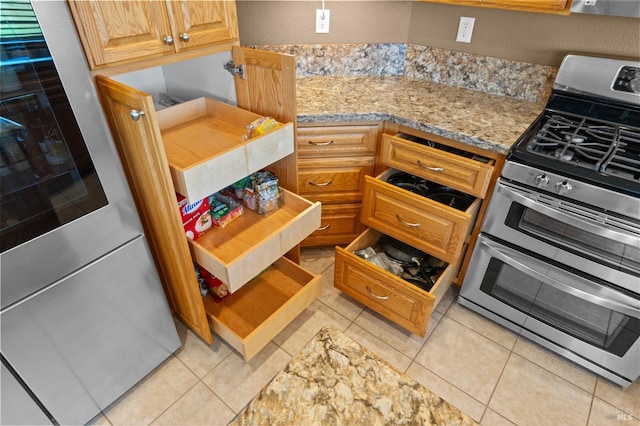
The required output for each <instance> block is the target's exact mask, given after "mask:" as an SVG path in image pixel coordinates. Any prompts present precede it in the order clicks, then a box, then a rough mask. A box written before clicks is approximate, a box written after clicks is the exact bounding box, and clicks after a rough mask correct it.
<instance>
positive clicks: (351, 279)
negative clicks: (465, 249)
mask: <svg viewBox="0 0 640 426" xmlns="http://www.w3.org/2000/svg"><path fill="white" fill-rule="evenodd" d="M382 236H383V234H381V233H380V232H378V231H376V230H374V229H367V230H366V231H364V232H363V233H362V234H361V235H360V236H359V237H358V238H357V239H355V240H354V241H353V242H352V243H351V244H349V246H347V247H346V248H344V249H343V248H341V247H336V263H335V276H334V286H335V287H336V288H337V289H338V290H340V291H342V292H343V293H345V294H347V295H349V296H350V297H352V298H354V299H355V300H357V301H359V302H360V303H363V304H365V305H366V306H367V307H369V308H371V309H373V310H374V311H376V312H378V313H379V314H380V315H382V316H384V317H385V318H388V319H389V320H390V321H393V322H394V323H396V324H398V325H399V326H401V327H403V328H405V329H406V330H409V331H411V332H412V333H415V334H417V335H419V336H421V337H424V335H425V333H426V331H427V326H428V325H429V317H430V316H431V313H432V312H433V309H434V307H435V306H436V305H437V303H438V302H439V301H440V300H441V299H442V296H443V295H444V293H445V292H446V291H447V290H448V289H449V287H450V286H451V282H452V281H453V279H454V278H455V274H456V271H457V270H458V266H459V265H453V264H449V265H448V266H447V268H446V269H445V270H444V271H443V272H442V273H441V274H440V277H439V278H438V279H437V281H436V282H435V284H434V286H433V287H432V288H431V290H430V291H428V292H426V291H424V290H422V289H420V288H418V287H417V286H415V285H413V284H411V283H409V282H407V281H405V280H403V279H402V278H400V277H397V276H395V275H393V274H392V273H390V272H388V271H385V270H384V269H381V268H379V267H378V266H376V265H374V264H373V263H370V262H367V261H366V260H364V259H362V258H360V257H358V256H356V255H355V254H353V252H354V251H357V250H361V249H364V248H366V247H375V246H376V244H377V242H378V240H379V239H380V238H381V237H382Z"/></svg>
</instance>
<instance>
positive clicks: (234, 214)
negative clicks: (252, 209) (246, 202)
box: [209, 194, 244, 229]
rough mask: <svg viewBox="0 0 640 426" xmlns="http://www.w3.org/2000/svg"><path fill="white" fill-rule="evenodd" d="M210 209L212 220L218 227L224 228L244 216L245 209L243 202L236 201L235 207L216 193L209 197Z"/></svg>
mask: <svg viewBox="0 0 640 426" xmlns="http://www.w3.org/2000/svg"><path fill="white" fill-rule="evenodd" d="M209 204H210V206H209V209H210V212H211V221H212V223H213V226H215V227H216V228H220V229H222V228H224V227H225V226H227V225H228V224H229V222H231V221H232V220H234V219H236V218H238V217H240V216H242V214H243V213H244V209H243V208H242V204H240V203H236V204H235V205H234V207H229V206H228V205H227V204H225V203H223V202H222V201H220V200H219V199H217V198H216V196H215V194H214V195H212V196H210V197H209Z"/></svg>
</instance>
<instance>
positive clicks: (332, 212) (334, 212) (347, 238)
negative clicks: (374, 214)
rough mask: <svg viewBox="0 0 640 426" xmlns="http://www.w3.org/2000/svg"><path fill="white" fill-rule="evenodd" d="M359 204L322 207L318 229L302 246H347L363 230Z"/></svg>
mask: <svg viewBox="0 0 640 426" xmlns="http://www.w3.org/2000/svg"><path fill="white" fill-rule="evenodd" d="M361 207H362V206H361V204H335V205H331V204H329V205H326V204H325V205H323V206H322V218H321V220H320V227H319V228H318V229H317V230H316V231H315V232H314V233H313V234H311V235H310V236H309V237H308V238H307V239H305V240H304V241H303V242H302V244H301V245H302V246H305V247H308V246H327V245H337V244H348V243H350V242H351V241H353V240H354V239H355V238H356V237H357V236H358V235H360V233H361V232H362V231H363V230H364V227H363V226H362V224H361V223H360V209H361Z"/></svg>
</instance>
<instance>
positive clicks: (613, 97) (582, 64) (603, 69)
mask: <svg viewBox="0 0 640 426" xmlns="http://www.w3.org/2000/svg"><path fill="white" fill-rule="evenodd" d="M507 160H508V161H514V162H519V163H522V164H526V165H528V166H531V167H535V168H538V169H540V170H548V171H550V172H553V173H557V174H559V175H562V176H566V177H567V178H568V179H575V180H578V181H582V182H587V183H589V184H593V185H596V186H599V187H602V188H606V189H610V190H613V191H617V192H621V193H625V194H628V195H632V196H634V197H640V63H636V62H632V61H623V60H614V59H606V58H591V57H583V56H568V57H567V58H565V60H564V61H563V64H562V65H561V67H560V70H559V72H558V76H557V78H556V81H555V82H554V87H553V92H552V94H551V97H550V98H549V101H548V102H547V105H546V107H545V110H544V111H543V113H542V114H541V115H540V116H539V117H538V118H537V119H536V121H535V122H534V123H533V124H532V125H531V127H530V128H529V129H528V130H527V131H526V132H525V134H523V135H522V136H521V137H520V139H519V140H518V142H517V143H516V144H515V145H514V147H513V149H512V150H511V152H510V153H509V156H508V157H507Z"/></svg>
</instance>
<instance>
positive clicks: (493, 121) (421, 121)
mask: <svg viewBox="0 0 640 426" xmlns="http://www.w3.org/2000/svg"><path fill="white" fill-rule="evenodd" d="M296 88H297V109H298V123H306V122H348V121H390V122H394V123H398V124H402V125H405V126H408V127H411V128H414V129H417V130H421V131H425V132H429V133H434V134H437V135H440V136H444V137H447V138H450V139H454V140H456V141H459V142H463V143H466V144H470V145H474V146H477V147H480V148H483V149H487V150H490V151H495V152H498V153H501V154H506V153H507V152H508V151H509V149H510V148H511V146H512V145H513V144H514V143H515V142H516V141H517V139H518V137H519V136H520V135H521V134H522V133H523V132H524V131H525V130H526V129H527V128H528V127H529V125H530V124H531V123H532V122H533V121H534V120H535V118H536V117H537V116H538V115H539V114H540V112H542V110H543V109H544V104H545V103H546V97H544V98H545V99H544V101H543V102H541V103H533V102H527V101H523V100H518V99H515V98H510V97H505V96H498V95H493V94H490V93H486V92H480V91H476V90H470V89H463V88H459V87H454V86H449V85H447V84H442V83H434V82H431V81H428V80H418V79H410V78H407V77H403V76H345V77H336V76H322V77H306V78H299V79H298V80H297V83H296Z"/></svg>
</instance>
